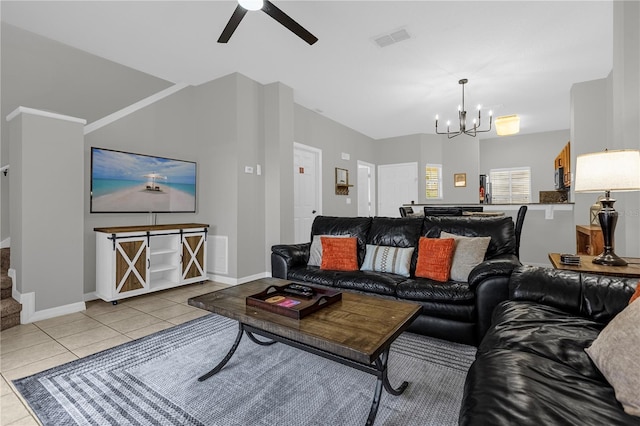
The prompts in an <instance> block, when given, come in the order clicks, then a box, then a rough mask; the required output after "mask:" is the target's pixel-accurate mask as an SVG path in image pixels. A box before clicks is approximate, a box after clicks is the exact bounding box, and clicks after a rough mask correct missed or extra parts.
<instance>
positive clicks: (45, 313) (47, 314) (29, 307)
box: [9, 269, 87, 324]
mask: <svg viewBox="0 0 640 426" xmlns="http://www.w3.org/2000/svg"><path fill="white" fill-rule="evenodd" d="M9 276H11V269H10V270H9ZM11 278H12V279H13V280H14V283H15V271H13V276H11ZM11 297H13V298H14V299H15V300H16V301H17V302H18V303H20V304H21V305H22V311H20V324H29V323H31V322H36V321H42V320H46V319H49V318H54V317H59V316H61V315H67V314H73V313H75V312H81V311H84V310H85V309H87V307H86V305H85V304H84V302H76V303H70V304H68V305H63V306H56V307H55V308H49V309H43V310H41V311H36V293H35V292H30V293H19V292H18V291H17V290H16V288H15V285H14V286H13V288H12V289H11Z"/></svg>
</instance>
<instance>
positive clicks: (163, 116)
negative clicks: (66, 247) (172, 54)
mask: <svg viewBox="0 0 640 426" xmlns="http://www.w3.org/2000/svg"><path fill="white" fill-rule="evenodd" d="M192 92H193V88H186V89H183V90H182V91H180V92H177V93H175V94H174V95H172V96H170V97H167V98H165V99H162V100H161V101H158V102H156V103H154V104H153V105H151V106H149V107H147V108H143V109H141V110H138V111H136V112H134V113H133V114H130V115H128V116H126V117H124V118H122V119H120V120H117V121H115V122H113V123H111V124H109V125H107V126H105V127H102V128H100V129H98V130H95V131H94V132H92V133H89V134H88V135H86V137H85V139H84V148H83V152H84V157H83V163H82V164H83V168H84V176H86V179H84V182H83V191H82V194H83V197H84V208H83V211H84V228H83V241H84V264H85V271H84V292H85V293H91V292H93V291H95V282H96V275H95V274H96V269H95V268H96V235H95V232H94V231H93V229H94V228H96V227H108V226H129V225H148V224H151V223H152V217H151V216H150V215H149V214H148V213H118V214H113V213H89V203H90V173H91V171H90V167H91V147H98V148H107V149H115V150H119V151H127V152H134V153H138V154H147V155H156V156H160V157H167V158H176V159H180V160H187V161H196V162H198V165H197V167H198V170H197V172H198V182H197V183H198V194H197V199H196V200H197V204H198V206H197V211H198V212H197V213H196V214H192V213H177V214H168V213H164V214H163V213H160V214H158V215H157V223H158V224H166V223H185V222H204V223H207V222H208V220H209V219H210V217H209V215H208V213H207V209H206V208H204V209H203V205H204V206H206V205H207V204H208V203H209V200H208V198H209V197H208V194H207V192H206V191H202V190H200V188H201V187H203V186H206V179H207V175H206V164H203V162H202V161H201V159H202V157H203V154H202V148H201V147H200V145H199V144H198V143H197V140H198V139H197V138H196V133H195V126H194V119H193V108H192V102H191V99H192V96H193V94H192Z"/></svg>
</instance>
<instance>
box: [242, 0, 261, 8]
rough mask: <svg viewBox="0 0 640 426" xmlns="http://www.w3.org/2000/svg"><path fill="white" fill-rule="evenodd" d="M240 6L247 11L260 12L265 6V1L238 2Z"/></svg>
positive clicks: (248, 0)
mask: <svg viewBox="0 0 640 426" xmlns="http://www.w3.org/2000/svg"><path fill="white" fill-rule="evenodd" d="M238 4H239V5H240V6H242V7H244V8H245V9H247V10H260V9H262V6H264V1H263V0H238Z"/></svg>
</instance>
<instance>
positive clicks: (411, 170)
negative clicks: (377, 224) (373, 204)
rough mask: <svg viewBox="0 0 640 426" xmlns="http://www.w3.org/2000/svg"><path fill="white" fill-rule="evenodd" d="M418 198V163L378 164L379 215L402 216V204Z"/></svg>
mask: <svg viewBox="0 0 640 426" xmlns="http://www.w3.org/2000/svg"><path fill="white" fill-rule="evenodd" d="M412 200H418V163H400V164H385V165H382V166H378V216H386V217H397V216H400V210H399V208H400V206H402V205H403V204H408V203H410V202H411V201H412Z"/></svg>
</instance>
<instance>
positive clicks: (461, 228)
mask: <svg viewBox="0 0 640 426" xmlns="http://www.w3.org/2000/svg"><path fill="white" fill-rule="evenodd" d="M442 231H444V232H448V233H450V234H456V235H463V236H465V237H491V242H490V243H489V247H488V248H487V253H486V255H485V259H491V258H493V257H495V256H498V255H501V254H515V253H516V235H515V228H514V224H513V220H512V219H511V217H474V216H459V217H453V216H451V217H447V216H425V218H424V222H423V224H422V232H421V233H420V235H422V236H424V237H429V238H439V237H440V233H441V232H442Z"/></svg>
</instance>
